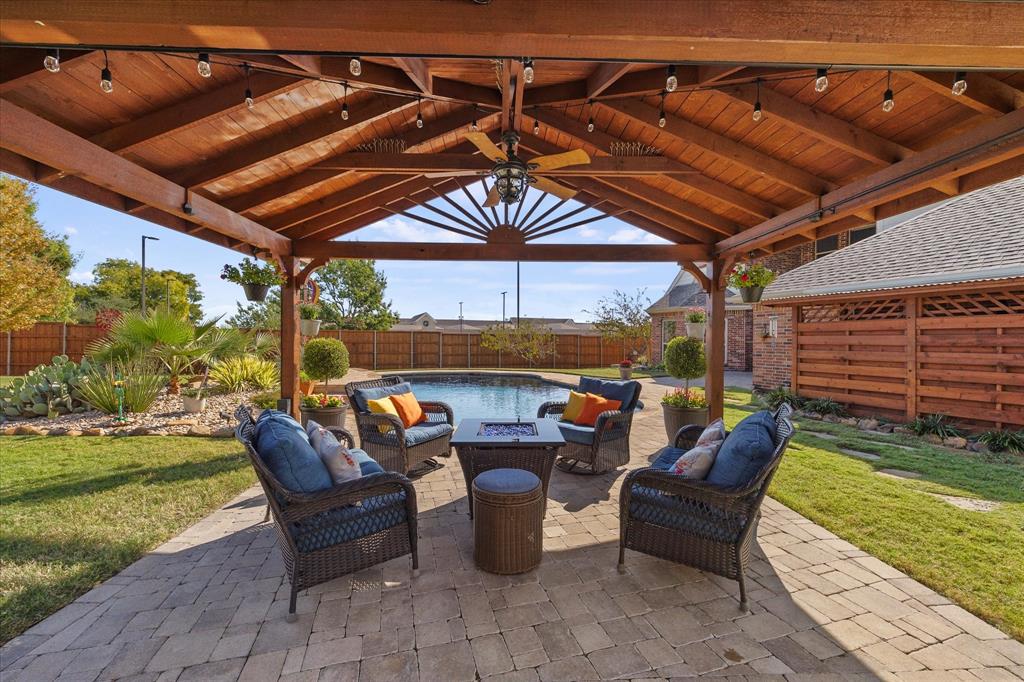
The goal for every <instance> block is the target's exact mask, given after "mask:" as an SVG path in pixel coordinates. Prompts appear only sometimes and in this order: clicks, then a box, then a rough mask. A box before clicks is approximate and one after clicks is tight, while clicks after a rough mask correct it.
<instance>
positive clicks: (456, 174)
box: [423, 170, 491, 178]
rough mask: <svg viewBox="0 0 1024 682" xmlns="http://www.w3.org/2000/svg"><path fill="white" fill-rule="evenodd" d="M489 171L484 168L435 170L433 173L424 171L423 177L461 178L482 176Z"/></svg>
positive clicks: (488, 173)
mask: <svg viewBox="0 0 1024 682" xmlns="http://www.w3.org/2000/svg"><path fill="white" fill-rule="evenodd" d="M490 173H491V171H486V170H457V171H436V172H434V173H424V174H423V177H425V178H463V177H469V176H476V177H482V176H484V175H490Z"/></svg>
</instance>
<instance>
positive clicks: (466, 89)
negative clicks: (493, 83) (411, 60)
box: [320, 56, 501, 109]
mask: <svg viewBox="0 0 1024 682" xmlns="http://www.w3.org/2000/svg"><path fill="white" fill-rule="evenodd" d="M349 61H350V58H349V57H327V56H325V57H322V58H321V60H320V70H321V74H322V75H324V76H326V77H328V78H332V79H337V80H340V81H345V82H348V83H349V84H351V85H354V86H357V87H358V86H365V87H370V88H374V89H375V90H385V91H390V92H396V93H402V94H407V95H415V94H417V93H419V94H423V92H424V91H423V90H422V88H420V86H419V85H418V84H417V83H416V82H415V81H413V79H412V78H410V76H409V74H408V73H407V72H406V71H403V70H402V69H400V68H396V67H394V66H387V65H385V64H377V63H375V62H368V61H365V60H364V61H363V62H362V73H361V74H360V75H359V76H353V75H352V73H351V71H350V70H349ZM417 68H418V67H417ZM429 75H430V95H431V96H432V97H434V98H435V99H447V100H451V101H455V102H465V103H468V104H478V105H480V106H483V107H493V108H495V109H497V108H498V107H499V106H501V94H500V93H499V92H498V91H497V90H495V89H494V88H486V87H483V86H480V85H474V84H472V83H464V82H462V81H457V80H453V79H451V78H442V77H440V76H434V75H433V74H429Z"/></svg>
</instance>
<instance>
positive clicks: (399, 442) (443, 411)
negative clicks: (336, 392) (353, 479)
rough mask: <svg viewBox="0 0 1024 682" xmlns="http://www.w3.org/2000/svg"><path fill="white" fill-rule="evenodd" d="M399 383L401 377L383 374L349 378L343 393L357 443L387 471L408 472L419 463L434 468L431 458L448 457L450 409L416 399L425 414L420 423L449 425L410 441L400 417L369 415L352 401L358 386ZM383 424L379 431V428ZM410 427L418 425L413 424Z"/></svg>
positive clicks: (380, 386)
mask: <svg viewBox="0 0 1024 682" xmlns="http://www.w3.org/2000/svg"><path fill="white" fill-rule="evenodd" d="M400 383H402V378H401V377H395V376H392V377H384V378H382V379H371V380H369V381H353V382H351V383H349V384H346V385H345V394H346V395H347V396H348V402H349V404H350V405H351V406H352V411H353V412H354V413H355V417H356V428H357V429H358V430H359V445H360V447H361V448H362V449H363V450H365V451H366V453H367V454H368V455H370V457H373V458H374V459H375V460H376V461H377V463H378V464H380V465H381V466H382V467H384V469H385V470H387V471H397V472H399V473H401V474H408V473H409V471H410V470H411V469H412V468H413V467H414V466H416V465H417V464H420V463H422V462H428V463H430V464H431V465H433V466H434V467H437V466H439V465H438V464H437V462H435V461H434V458H435V457H450V456H451V454H452V449H451V445H450V441H451V439H452V433H453V432H454V427H455V415H454V413H453V412H452V408H451V407H449V406H448V405H447V404H445V403H442V402H429V401H420V407H421V408H423V412H424V413H426V415H427V421H426V422H424V424H423V425H422V426H428V427H429V426H436V425H439V424H448V425H449V426H451V427H452V428H450V429H447V432H446V433H443V434H439V435H437V436H435V437H432V438H430V439H429V440H426V441H424V442H420V443H415V444H413V443H411V442H410V439H409V438H408V435H409V434H408V432H407V429H406V428H405V427H404V426H403V425H402V422H401V420H400V419H398V418H397V417H395V416H393V415H388V414H373V413H370V412H365V411H362V410H360V409H359V407H358V405H357V404H356V402H355V400H354V396H355V392H356V391H357V390H358V389H361V388H387V387H390V386H395V385H397V384H400ZM382 426H383V427H384V429H383V433H382V432H381V431H382V429H381V428H380V427H382ZM412 428H413V429H417V428H420V426H414V427H412Z"/></svg>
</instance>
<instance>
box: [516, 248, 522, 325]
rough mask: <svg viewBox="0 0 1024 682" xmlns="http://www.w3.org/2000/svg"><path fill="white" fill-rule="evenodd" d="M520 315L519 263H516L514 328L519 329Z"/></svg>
mask: <svg viewBox="0 0 1024 682" xmlns="http://www.w3.org/2000/svg"><path fill="white" fill-rule="evenodd" d="M521 316H522V313H521V312H519V261H516V328H518V327H519V318H520V317H521Z"/></svg>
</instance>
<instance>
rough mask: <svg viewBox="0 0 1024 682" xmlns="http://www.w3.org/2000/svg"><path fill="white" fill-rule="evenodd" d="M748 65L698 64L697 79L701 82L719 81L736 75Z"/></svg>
mask: <svg viewBox="0 0 1024 682" xmlns="http://www.w3.org/2000/svg"><path fill="white" fill-rule="evenodd" d="M745 68H747V67H745V66H743V65H742V64H740V65H737V64H707V65H699V66H697V80H698V81H699V82H701V83H705V84H709V83H717V82H718V81H721V80H725V79H727V78H729V77H732V76H735V75H736V74H738V73H739V72H740V71H742V70H743V69H745Z"/></svg>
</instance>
